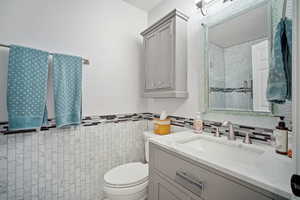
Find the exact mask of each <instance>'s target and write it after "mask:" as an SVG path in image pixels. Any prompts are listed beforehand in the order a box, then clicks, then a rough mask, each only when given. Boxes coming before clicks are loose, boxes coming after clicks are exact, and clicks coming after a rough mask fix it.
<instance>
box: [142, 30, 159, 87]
mask: <svg viewBox="0 0 300 200" xmlns="http://www.w3.org/2000/svg"><path fill="white" fill-rule="evenodd" d="M158 48H159V35H158V34H157V33H156V32H155V33H152V34H150V35H148V36H147V37H146V38H145V63H146V66H145V89H147V90H152V89H155V88H156V82H157V76H156V74H157V71H158V65H159V57H160V56H159V52H158V51H157V49H158Z"/></svg>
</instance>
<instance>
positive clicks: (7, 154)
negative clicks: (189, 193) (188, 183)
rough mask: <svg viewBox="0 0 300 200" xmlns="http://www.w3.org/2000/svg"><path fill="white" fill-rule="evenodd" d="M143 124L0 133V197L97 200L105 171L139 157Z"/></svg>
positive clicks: (31, 199)
mask: <svg viewBox="0 0 300 200" xmlns="http://www.w3.org/2000/svg"><path fill="white" fill-rule="evenodd" d="M93 123H96V122H93ZM87 124H88V123H87ZM147 124H148V122H147V121H146V120H139V121H127V122H126V123H108V124H104V123H103V124H101V123H100V124H98V125H95V126H81V127H78V128H72V129H61V130H57V129H49V130H44V131H40V132H25V133H18V134H0V199H1V200H21V199H22V200H23V199H24V200H37V199H41V200H48V199H51V200H68V199H72V200H74V199H76V200H77V199H78V200H97V199H99V200H100V199H101V198H102V197H103V196H102V195H103V194H102V190H103V175H104V173H105V172H106V171H108V170H109V169H111V168H113V167H115V166H117V165H120V164H124V163H128V162H133V161H143V160H144V143H143V134H142V132H143V131H144V130H146V129H147V126H148V125H147Z"/></svg>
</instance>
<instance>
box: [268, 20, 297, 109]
mask: <svg viewBox="0 0 300 200" xmlns="http://www.w3.org/2000/svg"><path fill="white" fill-rule="evenodd" d="M291 56H292V22H291V20H289V19H287V18H286V19H282V20H281V21H280V23H279V24H278V26H277V29H276V34H275V37H274V47H273V58H272V64H271V66H270V70H269V79H268V87H267V99H268V101H269V102H272V103H277V104H283V103H285V102H286V100H291V98H292V60H291Z"/></svg>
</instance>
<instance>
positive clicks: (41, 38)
mask: <svg viewBox="0 0 300 200" xmlns="http://www.w3.org/2000/svg"><path fill="white" fill-rule="evenodd" d="M146 26H147V13H146V12H144V11H142V10H139V9H137V8H135V7H133V6H131V5H129V4H127V3H125V2H124V1H122V0H88V1H85V0H76V1H73V0H63V1H62V0H26V1H19V0H1V2H0V27H1V31H0V43H4V44H19V45H25V46H29V47H34V48H39V49H43V50H47V51H51V52H58V53H66V54H73V55H79V56H83V57H87V58H89V59H90V62H91V65H90V66H84V70H83V114H84V115H100V114H113V113H128V112H142V111H147V105H146V102H145V100H144V99H142V98H140V84H139V81H140V80H139V79H140V77H141V76H140V69H141V68H140V66H141V64H140V63H141V45H142V44H141V37H140V36H139V33H140V32H141V31H142V30H143V29H145V28H146ZM7 63H8V50H7V49H5V48H1V47H0V121H4V120H6V119H7V111H6V95H5V94H6V76H7ZM50 104H52V103H51V102H50ZM51 107H52V106H51ZM50 110H52V109H50ZM50 116H53V114H52V112H50Z"/></svg>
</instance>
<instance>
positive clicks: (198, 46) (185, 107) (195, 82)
mask: <svg viewBox="0 0 300 200" xmlns="http://www.w3.org/2000/svg"><path fill="white" fill-rule="evenodd" d="M220 2H222V1H220ZM251 3H255V2H254V1H252V0H243V1H242V0H236V1H234V2H233V3H226V4H223V5H222V4H221V3H220V4H216V5H215V6H214V7H211V8H210V9H209V16H214V15H216V14H217V13H218V14H219V15H220V13H224V12H227V13H232V12H237V11H238V10H241V9H243V7H245V6H247V5H249V4H251ZM230 4H232V5H233V6H231V7H230V8H229V7H228V6H229V5H230ZM225 7H228V9H223V8H225ZM175 8H177V9H179V10H181V11H182V12H184V13H185V14H187V15H188V16H189V17H190V19H189V22H188V90H189V95H190V96H189V98H188V99H186V100H177V99H150V100H148V110H149V111H150V112H160V111H161V110H167V111H168V112H169V113H170V114H175V115H183V116H189V117H190V116H194V114H195V112H196V111H198V110H200V108H201V107H202V105H203V99H204V98H202V96H203V94H202V92H201V84H203V78H202V77H201V70H202V69H203V68H204V62H203V61H204V59H203V48H204V37H203V35H204V34H203V28H202V26H201V22H203V20H210V19H207V18H203V17H202V15H201V13H200V11H199V10H197V9H196V6H195V3H194V0H165V1H164V2H163V3H161V4H159V5H158V6H157V7H155V8H154V9H152V10H151V11H150V12H149V18H148V23H149V24H153V23H154V22H155V21H157V20H158V19H160V18H161V17H163V16H164V15H165V14H166V13H168V12H170V11H171V10H173V9H175ZM219 15H218V16H216V17H220V16H219ZM205 118H206V119H210V120H216V121H223V120H231V121H233V122H235V123H239V124H244V125H252V126H259V127H266V128H274V127H275V125H276V121H277V120H276V119H274V118H270V117H257V116H241V115H225V114H216V113H211V114H206V115H205Z"/></svg>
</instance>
